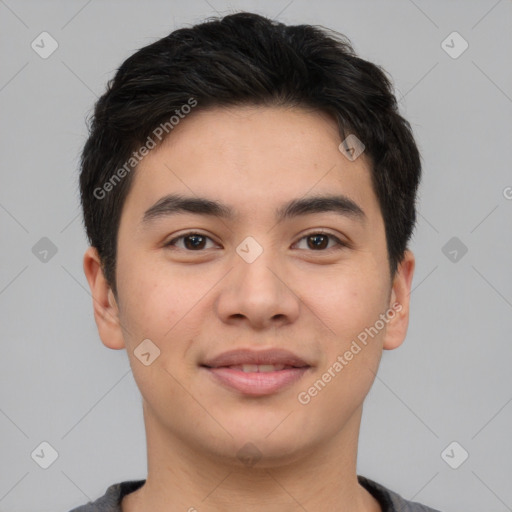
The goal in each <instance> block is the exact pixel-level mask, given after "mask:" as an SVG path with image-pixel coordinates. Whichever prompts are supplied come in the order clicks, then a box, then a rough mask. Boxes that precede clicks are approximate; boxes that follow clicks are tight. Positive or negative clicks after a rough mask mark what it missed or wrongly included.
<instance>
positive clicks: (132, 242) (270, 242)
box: [84, 107, 415, 512]
mask: <svg viewBox="0 0 512 512" xmlns="http://www.w3.org/2000/svg"><path fill="white" fill-rule="evenodd" d="M340 142H341V139H340V135H339V133H338V129H337V126H336V123H335V122H334V121H333V120H332V119H331V118H330V117H328V116H327V115H325V114H322V113H318V112H313V111H308V110H305V109H301V108H284V107H231V108H214V109H210V110H206V111H197V112H194V113H193V114H191V115H189V116H188V117H187V118H186V119H185V120H183V121H182V122H181V123H180V124H179V125H177V126H176V127H175V128H174V130H173V131H172V133H171V136H169V137H168V138H167V139H166V140H165V141H164V143H163V144H162V145H161V146H159V147H157V148H155V149H154V150H152V151H151V152H150V153H149V154H148V155H147V156H146V157H145V158H144V159H143V160H142V162H141V163H140V164H139V167H138V169H137V170H136V173H135V176H134V182H133V184H132V188H131V190H130V192H129V194H128V196H127V199H126V202H125V204H124V206H123V211H122V215H121V221H120V227H119V235H118V261H117V286H118V294H117V297H115V296H114V294H113V293H112V291H111V289H110V287H109V286H108V284H107V283H106V281H105V278H104V275H103V273H102V269H101V265H100V260H99V257H98V254H97V251H96V249H95V248H92V247H91V248H89V249H88V250H87V251H86V253H85V256H84V271H85V274H86V277H87V280H88V282H89V285H90V288H91V292H92V295H93V305H94V315H95V319H96V323H97V326H98V331H99V334H100V337H101V339H102V341H103V343H104V344H105V345H106V346H107V347H109V348H111V349H126V350H127V354H128V357H129V360H130V364H131V367H132V371H133V375H134V378H135V380H136V382H137V385H138V387H139V389H140V392H141V394H142V398H143V411H144V421H145V427H146V435H147V449H148V476H147V480H146V484H145V485H144V486H143V487H142V488H141V489H139V490H138V491H135V492H133V493H131V494H129V495H127V496H126V497H125V498H124V499H123V502H122V509H123V511H124V512H134V511H137V512H143V511H148V512H149V511H150V510H151V511H157V512H159V511H162V512H163V511H178V510H180V511H186V510H194V509H191V507H195V508H196V509H197V510H198V511H212V512H213V511H225V510H244V511H262V510H265V512H274V511H276V512H277V511H279V512H288V511H299V510H300V511H303V510H309V511H313V510H340V511H341V510H343V511H351V512H352V511H353V512H362V511H372V512H376V511H380V510H381V508H380V506H379V504H378V503H377V501H376V500H375V499H374V498H373V497H372V496H371V494H369V493H368V492H367V491H366V490H365V489H364V488H363V487H362V486H360V485H359V484H358V482H357V478H356V459H357V443H358V436H359V429H360V423H361V415H362V408H363V401H364V399H365V397H366V395H367V393H368V391H369V390H370V388H371V385H372V384H373V381H374V379H375V373H376V372H377V369H378V365H379V362H380V358H381V355H382V350H391V349H394V348H396V347H398V346H399V345H400V344H401V343H402V342H403V340H404V338H405V335H406V332H407V326H408V321H409V294H410V290H411V282H412V277H413V272H414V264H415V262H414V255H413V254H412V252H410V251H406V253H405V255H404V258H403V260H402V262H401V264H400V266H399V269H398V271H397V273H396V274H395V276H394V277H393V278H391V276H390V274H389V267H388V260H387V250H386V238H385V231H384V221H383V218H382V215H381V212H380V209H379V206H378V202H377V197H376V196H375V194H374V192H373V189H372V186H371V181H370V170H369V165H370V163H369V161H368V159H367V158H366V155H365V154H364V153H363V154H362V155H361V156H360V157H359V158H357V159H356V160H354V161H350V160H349V159H347V158H346V157H345V156H344V155H343V154H342V153H341V152H340V150H339V149H338V146H339V144H340ZM170 193H178V194H181V195H184V196H189V197H197V196H200V197H205V198H209V199H212V200H217V201H221V202H223V203H225V204H226V205H228V206H230V207H232V208H233V209H234V211H235V212H236V216H235V217H234V218H232V219H219V218H212V217H209V216H206V215H200V214H194V213H180V214H178V215H174V216H162V217H159V218H157V219H154V220H153V221H152V222H151V223H149V224H144V223H142V217H143V215H144V212H145V211H146V210H147V209H148V208H150V207H151V206H152V205H153V204H154V203H156V202H157V201H158V200H159V199H160V198H161V197H163V196H165V195H166V194H170ZM324 194H326V195H327V194H331V195H332V194H343V195H345V196H348V197H349V198H350V199H352V200H353V201H354V202H356V203H357V204H358V205H359V206H360V207H361V208H362V210H363V211H364V213H365V220H364V222H360V221H357V219H355V218H354V217H350V216H346V215H345V216H342V215H339V214H337V213H335V212H321V213H313V214H308V215H305V216H297V217H295V218H290V219H286V220H283V221H281V222H277V221H276V218H275V210H276V208H278V207H280V206H282V205H283V204H284V203H286V202H288V201H290V200H292V199H298V198H303V197H309V196H312V195H324ZM320 230H324V231H327V232H328V233H329V234H331V235H334V236H335V237H338V238H339V239H340V240H341V241H343V242H345V243H347V244H348V246H346V247H343V246H337V245H336V242H335V240H334V239H331V238H327V239H321V240H320V242H322V243H320V246H321V248H320V249H318V248H316V247H317V246H316V245H315V244H314V243H312V242H311V240H310V239H308V237H306V235H311V234H314V233H318V231H320ZM190 231H198V232H199V233H200V234H201V235H203V236H207V237H209V238H207V239H206V240H204V241H203V244H204V245H202V246H201V247H202V248H200V249H199V250H198V249H194V247H193V244H191V243H190V239H180V240H179V241H177V242H176V245H175V246H167V247H166V246H165V244H166V243H167V242H169V241H171V240H172V239H175V238H176V237H178V236H180V235H183V234H186V233H187V232H190ZM248 236H251V237H253V238H254V239H255V240H256V241H257V242H258V244H259V245H260V246H261V247H262V249H263V252H262V254H261V255H260V256H259V257H258V258H257V259H256V260H255V261H254V262H252V263H247V262H246V261H245V260H243V259H242V258H241V257H240V256H239V255H238V254H237V252H236V248H237V246H238V245H239V244H240V243H241V242H242V241H243V240H244V239H245V238H246V237H248ZM187 242H188V243H187ZM323 243H325V246H324V245H323ZM327 243H328V246H327ZM191 246H192V249H191V248H190V247H191ZM395 302H398V303H399V304H400V305H401V310H400V311H399V312H397V313H396V314H395V315H394V318H393V319H392V320H389V322H388V323H387V324H386V325H385V327H384V328H383V329H381V330H380V331H379V333H378V335H376V336H374V337H373V338H370V339H369V342H368V344H367V345H366V346H364V348H363V349H362V350H361V351H360V352H359V353H358V354H357V355H355V356H354V357H353V359H352V360H351V361H350V362H349V363H348V364H347V365H346V366H345V367H344V368H343V370H342V371H341V372H339V374H337V375H336V377H335V378H332V380H331V382H329V383H328V384H327V385H326V386H325V388H323V389H322V390H321V391H320V392H319V393H318V394H317V396H315V397H314V398H312V399H311V401H310V402H309V403H308V404H307V405H303V404H301V403H300V402H299V401H298V399H297V395H298V394H299V393H300V392H302V391H307V390H308V388H309V387H310V386H311V385H312V384H313V383H314V382H315V381H317V380H318V379H319V378H321V376H322V374H323V373H325V372H326V371H327V369H328V368H329V367H331V366H332V365H333V363H334V362H335V361H336V359H337V357H338V356H339V355H340V354H341V355H342V354H344V352H345V351H346V350H348V349H349V347H350V344H351V342H352V341H353V340H354V339H356V337H357V335H358V334H359V333H361V332H362V331H364V329H365V328H368V327H370V326H373V325H374V324H375V322H376V320H378V319H379V315H380V314H382V313H384V312H385V311H386V310H388V309H389V308H390V307H391V306H392V304H393V303H395ZM144 339H150V340H152V342H153V343H154V344H155V345H156V346H158V348H159V349H160V356H159V357H158V358H157V359H155V361H154V362H153V363H152V364H150V365H148V366H145V365H144V364H142V363H141V361H140V360H139V359H138V358H137V357H135V355H134V350H135V349H136V347H137V346H138V345H139V344H140V343H141V341H142V340H144ZM234 348H251V349H254V350H258V349H262V348H286V349H288V350H291V351H292V352H294V353H295V354H297V355H298V356H300V357H302V358H303V359H305V360H306V361H307V362H308V363H309V364H310V365H311V366H312V367H311V368H310V370H308V372H307V373H306V374H305V375H304V376H303V378H302V379H301V380H299V381H298V382H295V383H294V384H292V385H291V386H289V387H288V388H286V389H283V390H281V391H279V392H277V393H275V394H273V395H270V396H264V397H248V396H243V395H241V394H240V393H237V392H235V391H233V390H230V389H228V388H226V387H224V386H221V385H219V384H218V383H217V382H215V381H214V380H213V379H212V378H211V377H210V375H209V374H208V372H206V371H205V370H204V369H202V368H200V366H199V365H200V364H201V362H203V361H204V360H205V358H208V357H213V356H216V355H218V354H220V353H222V352H225V351H227V350H231V349H234ZM248 442H250V443H252V444H253V445H254V446H255V447H256V448H257V451H258V453H259V455H260V456H261V458H260V459H259V460H257V461H256V463H254V464H253V465H248V464H247V463H244V462H243V461H242V460H240V458H239V456H237V453H238V452H239V450H240V449H241V448H242V447H243V446H244V445H245V444H246V443H248Z"/></svg>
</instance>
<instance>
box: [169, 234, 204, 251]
mask: <svg viewBox="0 0 512 512" xmlns="http://www.w3.org/2000/svg"><path fill="white" fill-rule="evenodd" d="M208 240H211V238H210V237H208V236H206V235H201V234H200V233H185V234H184V235H181V236H178V237H176V238H173V239H172V240H171V241H170V242H168V243H167V244H165V245H166V247H167V246H175V247H176V246H177V247H178V248H179V249H183V250H187V251H201V250H202V249H205V248H207V247H205V246H206V244H207V241H208ZM179 241H183V243H182V244H181V246H180V245H179V244H178V242H179Z"/></svg>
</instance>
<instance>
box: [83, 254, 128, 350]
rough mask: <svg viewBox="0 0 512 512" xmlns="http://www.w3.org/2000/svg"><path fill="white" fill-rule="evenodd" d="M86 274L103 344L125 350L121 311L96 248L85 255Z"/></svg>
mask: <svg viewBox="0 0 512 512" xmlns="http://www.w3.org/2000/svg"><path fill="white" fill-rule="evenodd" d="M83 263H84V273H85V277H86V278H87V281H88V282H89V287H90V289H91V295H92V299H93V300H92V305H93V309H94V319H95V320H96V325H97V326H98V333H99V335H100V338H101V341H102V342H103V344H104V345H105V346H106V347H108V348H111V349H115V350H119V349H121V348H124V346H125V344H124V338H123V333H122V329H121V325H120V322H119V309H118V307H117V303H116V299H115V297H114V293H113V292H112V289H111V288H110V286H109V285H108V283H107V281H106V279H105V276H104V274H103V268H102V265H101V260H100V257H99V255H98V251H97V249H96V248H95V247H89V248H88V249H87V250H86V251H85V254H84V262H83Z"/></svg>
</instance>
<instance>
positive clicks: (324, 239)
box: [307, 234, 329, 249]
mask: <svg viewBox="0 0 512 512" xmlns="http://www.w3.org/2000/svg"><path fill="white" fill-rule="evenodd" d="M307 239H308V245H309V247H310V248H311V249H325V248H326V247H327V246H328V245H329V237H328V236H326V235H319V234H317V235H309V236H308V237H307Z"/></svg>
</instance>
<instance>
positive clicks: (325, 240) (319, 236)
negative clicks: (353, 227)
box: [297, 232, 347, 252]
mask: <svg viewBox="0 0 512 512" xmlns="http://www.w3.org/2000/svg"><path fill="white" fill-rule="evenodd" d="M303 240H306V247H299V249H309V250H313V251H321V252H324V251H325V252H327V251H328V250H330V249H340V248H343V247H347V244H345V243H343V242H342V241H341V240H340V239H339V238H338V237H336V236H334V235H332V234H330V233H322V232H317V233H310V234H309V235H306V236H304V237H302V238H301V239H300V240H299V242H297V243H298V244H300V243H301V242H302V241H303ZM330 241H333V242H334V244H333V245H331V246H329V242H330Z"/></svg>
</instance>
